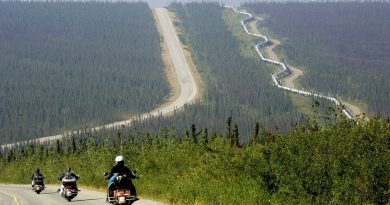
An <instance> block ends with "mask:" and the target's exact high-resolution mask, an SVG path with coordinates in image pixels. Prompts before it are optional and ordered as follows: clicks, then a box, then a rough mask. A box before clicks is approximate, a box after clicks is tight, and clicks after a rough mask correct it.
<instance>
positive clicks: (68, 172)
mask: <svg viewBox="0 0 390 205" xmlns="http://www.w3.org/2000/svg"><path fill="white" fill-rule="evenodd" d="M72 177H74V178H75V179H76V180H78V179H79V178H80V175H78V174H75V173H73V172H72V169H71V168H70V167H68V168H67V169H66V172H65V173H62V174H61V175H60V176H59V177H58V180H60V181H62V179H63V178H65V179H66V178H72ZM74 186H75V187H74V188H75V189H76V190H78V188H77V184H76V183H75V184H74ZM63 189H64V185H63V184H61V188H60V189H58V190H57V191H58V192H60V193H61V192H62V191H63Z"/></svg>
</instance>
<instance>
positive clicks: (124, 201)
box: [105, 173, 138, 205]
mask: <svg viewBox="0 0 390 205" xmlns="http://www.w3.org/2000/svg"><path fill="white" fill-rule="evenodd" d="M107 175H108V174H107V173H105V176H107ZM129 183H132V182H131V179H129V178H128V177H127V176H126V175H125V174H116V175H115V183H114V185H115V187H114V189H113V190H114V191H113V195H112V196H110V194H109V193H107V202H109V203H111V204H115V205H130V204H132V203H134V202H135V201H137V200H138V198H137V197H136V196H135V195H134V193H131V189H130V187H129Z"/></svg>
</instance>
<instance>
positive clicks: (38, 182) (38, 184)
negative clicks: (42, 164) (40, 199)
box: [33, 176, 45, 194]
mask: <svg viewBox="0 0 390 205" xmlns="http://www.w3.org/2000/svg"><path fill="white" fill-rule="evenodd" d="M33 181H34V184H33V191H34V192H35V193H37V194H40V193H41V191H43V190H45V186H44V185H43V177H41V176H38V177H34V178H33Z"/></svg>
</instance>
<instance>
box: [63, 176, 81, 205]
mask: <svg viewBox="0 0 390 205" xmlns="http://www.w3.org/2000/svg"><path fill="white" fill-rule="evenodd" d="M61 183H62V186H61V188H60V189H59V192H60V196H61V197H63V198H65V199H66V200H68V201H69V202H70V201H71V200H72V199H73V198H75V197H76V196H77V194H78V192H79V191H80V190H78V189H77V179H76V177H74V176H65V177H64V178H62V180H61Z"/></svg>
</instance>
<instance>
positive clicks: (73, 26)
mask: <svg viewBox="0 0 390 205" xmlns="http://www.w3.org/2000/svg"><path fill="white" fill-rule="evenodd" d="M0 28H1V30H0V71H1V73H2V74H1V75H0V143H1V144H2V143H5V142H12V141H20V140H24V139H32V138H34V137H42V136H47V135H53V134H58V133H62V132H64V131H66V130H76V129H83V128H85V127H93V126H96V125H101V124H105V123H110V122H113V121H117V120H123V119H127V118H128V117H129V116H131V115H134V114H136V113H142V112H146V111H148V110H151V109H153V108H154V107H156V106H158V105H159V104H161V103H162V102H163V100H164V99H165V98H166V97H167V96H168V94H169V85H168V83H167V79H166V75H165V73H164V65H163V62H162V60H161V48H160V35H159V34H158V32H157V29H156V26H155V23H154V20H153V17H152V14H151V10H150V9H149V7H148V5H147V4H146V3H141V2H140V3H107V2H56V1H50V2H4V1H2V2H0Z"/></svg>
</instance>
